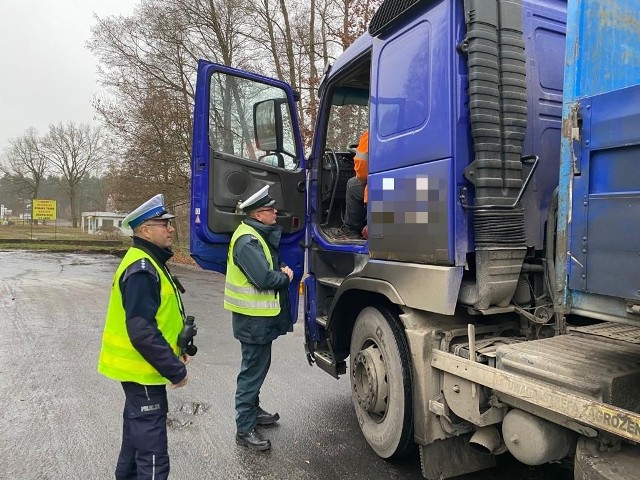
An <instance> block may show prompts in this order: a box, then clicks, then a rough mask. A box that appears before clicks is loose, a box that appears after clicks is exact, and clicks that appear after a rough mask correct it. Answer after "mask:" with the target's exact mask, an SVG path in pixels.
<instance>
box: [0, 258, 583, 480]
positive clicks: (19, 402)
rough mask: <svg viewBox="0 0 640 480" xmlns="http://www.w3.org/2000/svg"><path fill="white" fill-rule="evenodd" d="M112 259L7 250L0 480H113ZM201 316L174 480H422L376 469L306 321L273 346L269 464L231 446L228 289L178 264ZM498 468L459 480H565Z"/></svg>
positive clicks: (177, 412)
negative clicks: (307, 335)
mask: <svg viewBox="0 0 640 480" xmlns="http://www.w3.org/2000/svg"><path fill="white" fill-rule="evenodd" d="M119 260H120V259H119V258H117V257H114V256H109V255H85V254H61V253H55V254H54V253H32V252H23V251H0V332H2V333H1V334H0V412H1V416H0V479H12V480H27V479H29V480H31V479H52V480H53V479H108V478H113V473H112V472H113V468H114V466H115V461H116V458H117V454H118V449H119V443H120V429H121V423H122V406H123V401H124V395H123V393H122V389H121V387H120V385H119V384H117V383H116V382H113V381H110V380H108V379H106V378H104V377H102V376H101V375H99V374H98V373H97V372H96V362H97V356H98V353H99V350H100V340H101V334H102V327H103V324H104V315H105V311H106V305H107V300H108V296H109V291H110V284H111V277H112V275H113V272H114V271H115V269H116V267H117V265H118V262H119ZM171 269H172V272H173V273H174V274H176V275H177V276H178V277H179V278H180V280H181V282H182V283H183V285H184V286H185V288H186V289H187V293H186V294H185V295H184V297H183V298H184V300H185V304H186V306H187V313H189V314H191V315H194V316H195V317H196V323H197V325H198V328H199V330H198V335H197V337H196V340H197V342H196V344H197V345H198V347H199V351H198V354H197V356H196V357H195V358H194V359H193V360H192V362H191V364H190V366H189V376H190V383H189V385H188V386H187V387H185V388H182V389H178V390H170V391H169V405H170V407H169V408H170V412H169V449H170V455H171V472H172V475H171V477H172V478H175V479H188V480H201V479H245V478H246V479H265V480H266V479H274V480H275V479H292V480H293V479H300V480H302V479H305V480H307V479H308V480H312V479H313V480H315V479H354V480H355V479H363V480H364V479H400V478H402V479H408V480H411V479H416V480H418V479H421V478H422V476H421V474H420V465H419V459H418V457H417V455H416V456H414V457H412V458H409V459H407V460H405V461H403V462H400V463H390V462H386V461H384V460H382V459H380V458H378V457H377V456H376V455H375V454H374V453H373V452H372V451H371V450H370V449H369V447H368V445H367V444H366V442H365V440H364V439H363V438H362V436H361V434H360V431H359V428H358V425H357V423H356V419H355V415H354V413H353V409H352V405H351V398H350V392H349V383H348V381H347V379H346V378H345V377H342V378H341V379H340V380H335V379H333V378H332V377H330V376H329V375H327V374H325V373H324V372H322V371H321V370H320V369H318V368H316V367H313V368H312V367H310V366H309V365H308V364H307V361H306V359H305V355H304V348H303V339H304V331H303V326H302V324H301V321H299V322H298V324H296V326H295V329H294V332H293V333H290V334H288V335H287V336H286V337H283V338H280V339H278V340H277V341H276V342H275V343H274V349H273V362H272V366H271V370H270V372H269V376H268V377H267V380H266V382H265V385H264V386H263V388H262V392H261V396H260V398H261V403H262V404H263V406H264V407H265V408H266V409H267V410H269V411H278V412H279V413H280V416H281V420H280V422H279V424H278V425H277V426H275V427H272V428H269V429H264V431H265V433H266V435H267V436H268V437H269V438H270V439H271V441H272V444H273V447H272V450H271V451H270V452H268V453H258V452H251V451H248V450H247V449H245V448H241V447H238V446H236V444H235V440H234V432H235V423H234V410H233V396H234V391H235V378H236V375H237V371H238V368H239V364H240V351H239V350H240V349H239V344H238V343H237V341H236V340H235V339H234V338H233V335H232V332H231V321H230V314H229V313H228V312H226V311H225V310H224V309H223V308H222V289H223V280H224V277H223V276H221V275H218V274H215V273H211V272H205V271H202V270H200V269H197V268H192V267H186V266H180V265H174V266H172V267H171ZM499 465H500V466H499V467H498V468H497V469H493V470H490V471H486V472H482V473H476V474H470V475H466V476H464V477H459V478H460V480H462V479H464V480H472V479H473V480H490V479H495V480H498V479H500V480H507V479H524V480H534V479H535V480H541V479H546V478H550V479H551V478H553V479H560V480H562V479H569V478H572V475H571V474H570V472H569V471H568V469H567V468H566V466H547V467H540V468H538V469H530V468H529V467H526V466H522V465H519V464H517V463H516V462H514V461H513V460H511V459H510V458H509V457H508V456H505V455H503V456H501V457H500V459H499Z"/></svg>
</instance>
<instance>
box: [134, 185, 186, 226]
mask: <svg viewBox="0 0 640 480" xmlns="http://www.w3.org/2000/svg"><path fill="white" fill-rule="evenodd" d="M152 218H158V219H161V220H165V219H170V218H175V215H172V214H170V213H168V212H167V209H166V208H165V207H164V195H162V194H161V193H159V194H158V195H156V196H155V197H153V198H150V199H149V200H147V201H146V202H144V203H143V204H142V205H140V206H139V207H138V208H136V209H135V210H134V211H133V212H131V213H130V214H129V215H127V216H126V217H124V220H123V221H122V226H123V227H125V228H126V227H130V228H136V227H137V226H138V225H140V224H141V223H142V222H145V221H147V220H150V219H152Z"/></svg>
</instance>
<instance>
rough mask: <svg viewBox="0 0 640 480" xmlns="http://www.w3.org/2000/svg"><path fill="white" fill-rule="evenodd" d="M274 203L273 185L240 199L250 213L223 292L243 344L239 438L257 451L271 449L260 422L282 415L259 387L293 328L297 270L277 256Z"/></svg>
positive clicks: (236, 238)
mask: <svg viewBox="0 0 640 480" xmlns="http://www.w3.org/2000/svg"><path fill="white" fill-rule="evenodd" d="M274 204H275V200H273V199H272V198H271V197H270V196H269V194H268V186H265V187H263V188H262V189H260V191H258V192H256V193H255V194H254V195H252V196H251V197H250V198H249V199H247V200H246V201H244V202H242V203H241V204H240V208H242V209H243V211H244V212H245V213H246V215H247V217H246V218H245V219H244V220H243V222H242V223H241V224H240V226H239V227H238V228H237V229H236V231H235V233H234V234H233V237H232V238H231V244H230V245H229V256H228V258H227V278H226V283H225V291H224V306H225V308H226V309H227V310H231V312H232V321H233V335H234V336H235V338H237V339H238V340H239V341H240V346H241V349H242V364H241V367H240V373H239V374H238V380H237V388H236V427H237V432H236V442H237V443H238V444H239V445H243V446H246V447H250V448H253V449H255V450H269V449H270V448H271V442H270V441H269V440H267V439H265V438H263V437H262V435H261V434H260V433H259V432H258V431H257V429H256V426H257V425H269V424H273V423H275V422H277V421H278V420H279V418H280V416H279V415H278V414H277V413H274V414H270V413H268V412H265V411H264V410H263V409H262V408H261V407H260V398H259V396H260V387H261V386H262V384H263V382H264V379H265V377H266V376H267V373H268V371H269V366H270V365H271V342H273V340H275V339H276V338H277V337H278V336H280V335H283V334H285V333H286V332H287V331H289V329H290V327H291V313H290V308H289V294H288V286H289V283H290V282H291V280H292V279H293V272H292V271H291V269H290V268H289V267H287V266H285V265H280V263H279V260H278V246H279V244H280V236H281V233H282V229H281V227H279V226H277V225H276V219H277V210H276V209H275V208H274V207H273V205H274Z"/></svg>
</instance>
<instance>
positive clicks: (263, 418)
mask: <svg viewBox="0 0 640 480" xmlns="http://www.w3.org/2000/svg"><path fill="white" fill-rule="evenodd" d="M257 420H258V425H273V424H274V423H276V422H277V421H278V420H280V415H278V412H276V413H269V412H265V411H264V410H263V409H262V408H260V407H258V418H257Z"/></svg>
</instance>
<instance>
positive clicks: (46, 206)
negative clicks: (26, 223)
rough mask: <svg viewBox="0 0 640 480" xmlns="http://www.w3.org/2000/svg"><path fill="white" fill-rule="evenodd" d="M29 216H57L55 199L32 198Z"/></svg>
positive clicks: (38, 217)
mask: <svg viewBox="0 0 640 480" xmlns="http://www.w3.org/2000/svg"><path fill="white" fill-rule="evenodd" d="M31 218H33V219H34V220H55V219H56V218H57V217H56V201H55V200H42V199H39V198H34V200H33V210H32V212H31Z"/></svg>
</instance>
